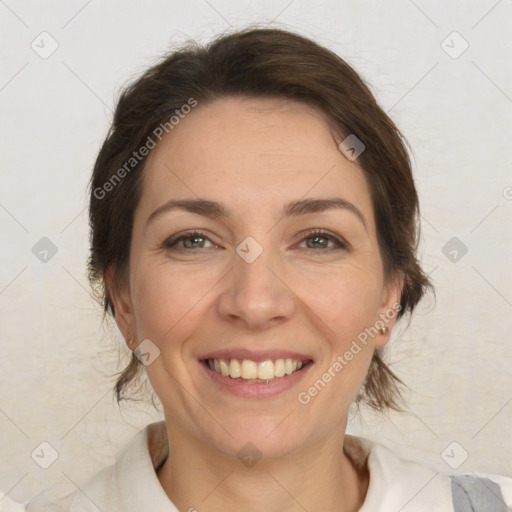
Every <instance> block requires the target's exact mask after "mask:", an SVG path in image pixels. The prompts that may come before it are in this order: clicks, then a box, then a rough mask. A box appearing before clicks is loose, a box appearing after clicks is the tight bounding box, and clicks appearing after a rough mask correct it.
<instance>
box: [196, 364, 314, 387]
mask: <svg viewBox="0 0 512 512" xmlns="http://www.w3.org/2000/svg"><path fill="white" fill-rule="evenodd" d="M312 362H313V361H312V360H311V359H308V360H306V361H299V360H297V359H289V358H286V359H275V360H271V359H268V360H266V361H261V362H259V363H258V362H256V361H252V360H250V359H243V360H239V359H203V360H202V363H203V364H206V365H207V366H208V367H209V368H210V370H212V371H214V372H216V373H218V374H219V375H223V376H224V377H228V378H231V379H233V380H237V381H240V382H247V383H268V382H272V381H274V380H278V379H282V378H284V377H286V376H288V375H291V374H292V373H297V372H299V371H301V370H303V369H304V367H306V366H307V365H309V364H311V363H312Z"/></svg>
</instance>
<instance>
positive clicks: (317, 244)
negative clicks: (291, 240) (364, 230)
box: [302, 229, 348, 251]
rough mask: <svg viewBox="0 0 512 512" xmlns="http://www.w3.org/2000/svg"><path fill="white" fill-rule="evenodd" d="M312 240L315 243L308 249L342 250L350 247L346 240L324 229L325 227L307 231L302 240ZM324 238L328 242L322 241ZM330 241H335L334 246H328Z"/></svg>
mask: <svg viewBox="0 0 512 512" xmlns="http://www.w3.org/2000/svg"><path fill="white" fill-rule="evenodd" d="M308 240H312V241H313V245H312V246H311V245H310V246H309V247H306V249H313V250H315V248H316V250H319V251H331V250H334V251H336V250H342V249H348V246H347V244H346V243H345V242H343V241H341V240H340V239H338V238H337V237H335V236H334V235H331V234H329V233H328V232H327V231H324V230H323V229H314V230H312V231H310V232H308V233H306V236H305V237H304V238H303V239H302V242H304V241H306V242H307V241H308ZM322 240H325V241H327V242H325V243H322ZM329 241H330V242H332V243H334V247H331V248H329V247H327V245H328V244H329Z"/></svg>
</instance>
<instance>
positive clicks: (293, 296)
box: [27, 29, 512, 512]
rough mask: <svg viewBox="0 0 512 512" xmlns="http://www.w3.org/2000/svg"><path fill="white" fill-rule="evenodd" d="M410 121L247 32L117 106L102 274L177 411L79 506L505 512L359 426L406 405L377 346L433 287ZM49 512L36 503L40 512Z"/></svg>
mask: <svg viewBox="0 0 512 512" xmlns="http://www.w3.org/2000/svg"><path fill="white" fill-rule="evenodd" d="M418 214H419V211H418V198H417V193H416V189H415V186H414V181H413V177H412V174H411V166H410V162H409V158H408V153H407V151H406V148H405V146H404V143H403V140H402V138H401V135H400V132H399V130H398V129H397V128H396V126H395V125H394V124H393V122H392V121H391V120H390V119H389V118H388V117H387V115H386V114H385V113H384V112H383V110H382V109H381V108H380V107H379V106H378V105H377V104H376V102H375V99H374V98H373V96H372V94H371V93H370V91H369V89H368V88H367V87H366V85H365V84H364V83H363V81H362V80H361V79H360V77H359V76H358V75H357V74H356V72H355V71H354V70H353V69H352V68H351V67H349V66H348V65H347V64H346V63H345V62H344V61H343V60H342V59H340V58H339V57H338V56H336V55H334V54H333V53H332V52H330V51H329V50H327V49H325V48H323V47H321V46H319V45H317V44H316V43H314V42H312V41H310V40H308V39H306V38H303V37H301V36H298V35H296V34H293V33H290V32H286V31H283V30H276V29H247V30H243V31H239V32H236V33H232V34H229V35H226V36H223V37H220V38H218V39H217V40H216V41H214V42H213V43H211V44H210V45H208V46H207V47H199V46H195V45H189V46H187V47H185V48H183V49H181V50H180V51H177V52H174V53H173V54H171V55H169V56H167V57H166V58H165V59H163V60H162V61H161V62H160V63H159V64H158V65H156V66H154V67H152V68H151V69H149V70H148V71H147V72H146V73H145V74H144V75H143V76H142V77H141V78H140V79H138V80H137V81H136V82H134V83H133V84H132V85H130V86H129V87H128V88H127V89H126V90H125V91H124V93H123V95H122V96H121V98H120V100H119V102H118V105H117V108H116V111H115V117H114V121H113V125H112V128H111V130H110V132H109V134H108V136H107V138H106V140H105V142H104V144H103V146H102V148H101V150H100V153H99V155H98V158H97V161H96V164H95V167H94V172H93V176H92V182H91V197H90V225H91V257H90V279H91V282H92V283H93V284H97V285H99V292H100V294H101V295H102V300H103V305H104V308H105V312H109V313H111V314H112V315H113V317H114V318H115V321H116V323H117V326H118V327H119V329H120V331H121V332H122V334H123V336H124V338H125V340H126V342H127V345H128V347H129V348H130V349H131V350H132V351H133V356H132V359H131V362H130V364H129V366H128V367H127V368H126V370H125V371H124V372H123V373H122V375H121V376H120V378H119V380H118V382H117V385H116V393H117V398H118V400H121V399H122V398H123V397H124V396H125V395H126V392H127V389H128V387H129V386H130V384H132V383H134V382H136V379H137V378H138V375H139V373H140V372H141V371H146V372H147V375H148V377H149V381H150V383H151V386H152V388H153V389H154V391H155V393H156V395H157V396H158V398H159V400H160V401H161V403H162V406H163V410H164V414H165V421H164V422H160V423H156V424H152V425H149V426H148V427H147V428H146V429H144V431H142V432H141V433H140V434H139V435H138V436H137V437H136V438H135V439H134V440H133V441H132V442H131V443H130V444H129V445H128V446H127V447H126V449H125V450H124V451H123V452H122V454H121V455H120V456H119V457H118V459H117V462H116V464H115V465H114V466H113V467H110V468H107V469H105V470H104V471H102V472H101V473H99V474H97V475H96V476H94V477H93V478H92V479H91V480H90V481H89V482H88V483H87V484H86V485H85V486H84V487H83V488H82V489H81V490H80V491H77V492H75V493H73V494H72V495H70V496H67V497H65V498H63V499H62V500H61V501H60V506H61V508H62V509H65V510H71V511H73V512H75V511H80V512H82V511H90V510H91V511H92V510H95V511H96V510H101V511H103V512H107V511H114V510H123V511H124V512H128V511H132V510H133V511H141V510H148V511H152V512H160V511H171V510H180V511H189V512H191V511H195V510H197V511H223V512H229V511H231V510H244V511H253V510H254V511H256V510H257V511H261V510H265V511H283V510H286V511H295V510H297V511H299V510H302V511H303V510H307V511H309V512H314V511H319V510H336V511H338V512H353V511H364V512H384V511H393V512H395V511H398V510H402V511H417V510H436V511H454V510H455V511H462V510H481V511H484V510H485V511H491V510H492V511H506V510H509V508H507V507H511V506H512V479H511V478H507V477H504V476H498V475H483V474H477V475H475V474H473V475H459V476H455V475H448V474H444V475H443V474H439V473H438V472H436V471H433V470H431V469H429V468H426V467H423V466H421V465H419V464H416V463H414V462H412V461H406V460H403V459H401V458H399V457H397V456H396V455H394V454H393V453H392V452H391V451H390V450H388V449H387V448H385V447H384V446H383V445H380V444H379V443H374V442H372V441H370V440H368V439H365V438H360V437H356V436H350V435H346V434H345V429H346V425H347V417H348V410H349V406H350V405H351V403H352V402H354V400H355V401H356V402H360V401H364V402H366V403H368V404H369V405H370V406H371V407H373V408H375V409H377V410H381V411H383V410H385V409H386V408H393V409H396V410H400V406H399V401H400V398H401V395H400V391H399V388H398V387H397V384H399V383H400V381H399V379H398V378H397V377H396V376H395V375H394V374H393V372H392V371H391V370H390V369H389V368H388V367H387V366H386V364H385V363H384V362H383V361H382V359H381V356H380V351H381V349H382V347H384V346H385V344H386V343H387V341H388V340H389V338H390V335H391V332H392V329H393V326H394V325H395V323H396V321H397V320H398V319H400V318H401V317H402V316H403V315H404V314H406V313H412V311H413V310H414V308H415V306H416V305H417V304H418V302H419V301H420V299H421V298H422V296H423V295H424V293H425V292H426V290H427V289H428V288H429V287H431V283H430V282H429V280H428V278H427V277H426V275H425V274H424V273H423V271H422V269H421V268H420V266H419V264H418V261H417V259H416V255H415V249H416V242H417V235H418V233H417V219H418ZM34 506H35V505H34V504H33V503H32V504H27V508H28V510H31V507H34Z"/></svg>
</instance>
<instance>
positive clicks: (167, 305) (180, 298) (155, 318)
mask: <svg viewBox="0 0 512 512" xmlns="http://www.w3.org/2000/svg"><path fill="white" fill-rule="evenodd" d="M139 265H140V266H139V269H141V270H140V271H139V272H137V273H135V274H134V275H133V276H132V281H131V282H132V283H133V298H134V308H135V317H136V324H137V330H138V331H139V333H140V335H141V336H144V337H146V338H150V339H152V340H154V341H155V343H157V344H161V343H163V342H164V341H165V340H167V339H177V336H180V337H183V336H185V335H186V333H185V332H184V329H186V330H187V331H189V330H192V329H193V327H194V326H195V325H196V321H197V322H199V321H200V315H199V310H200V309H201V302H202V300H205V298H206V295H207V294H208V291H209V290H211V288H212V287H213V286H214V284H215V280H214V279H213V278H212V276H211V273H210V274H209V275H208V276H207V275H206V274H207V273H204V274H205V275H204V276H202V273H201V272H198V271H194V270H190V271H188V272H183V271H179V270H178V271H177V270H171V268H170V267H169V266H166V265H165V264H156V265H154V264H152V263H151V262H147V261H146V262H142V261H141V262H140V263H139Z"/></svg>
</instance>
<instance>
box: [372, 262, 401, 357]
mask: <svg viewBox="0 0 512 512" xmlns="http://www.w3.org/2000/svg"><path fill="white" fill-rule="evenodd" d="M404 283H405V277H404V274H403V273H402V272H400V271H397V272H396V273H395V274H394V275H393V276H392V277H391V278H390V279H389V281H388V282H387V283H386V284H385V286H384V288H383V291H382V301H381V305H380V308H379V317H378V319H377V321H376V326H377V328H378V329H379V332H378V333H377V335H376V336H375V343H374V346H375V347H376V348H379V347H382V346H384V345H385V344H386V343H387V342H388V341H389V338H390V337H391V331H392V330H393V327H394V325H395V323H396V317H397V314H398V312H399V311H400V309H401V306H400V298H401V297H402V290H403V288H404ZM381 327H387V331H386V333H385V334H382V333H381V331H380V328H381Z"/></svg>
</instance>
